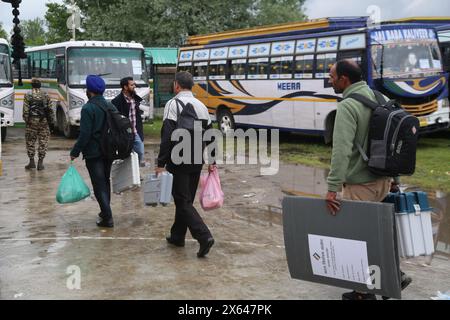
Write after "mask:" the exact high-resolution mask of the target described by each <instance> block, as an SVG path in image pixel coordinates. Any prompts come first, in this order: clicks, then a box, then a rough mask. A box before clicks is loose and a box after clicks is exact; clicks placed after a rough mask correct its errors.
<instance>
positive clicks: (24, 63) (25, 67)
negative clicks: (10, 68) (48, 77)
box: [20, 59, 31, 79]
mask: <svg viewBox="0 0 450 320" xmlns="http://www.w3.org/2000/svg"><path fill="white" fill-rule="evenodd" d="M20 71H21V72H22V78H23V79H30V78H31V74H30V69H29V64H28V59H21V60H20Z"/></svg>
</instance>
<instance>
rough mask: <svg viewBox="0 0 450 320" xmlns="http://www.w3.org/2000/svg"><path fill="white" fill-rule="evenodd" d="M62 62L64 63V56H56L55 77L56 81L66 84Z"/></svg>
mask: <svg viewBox="0 0 450 320" xmlns="http://www.w3.org/2000/svg"><path fill="white" fill-rule="evenodd" d="M64 63H65V57H64V56H56V78H57V79H58V83H61V84H66V74H65V67H64Z"/></svg>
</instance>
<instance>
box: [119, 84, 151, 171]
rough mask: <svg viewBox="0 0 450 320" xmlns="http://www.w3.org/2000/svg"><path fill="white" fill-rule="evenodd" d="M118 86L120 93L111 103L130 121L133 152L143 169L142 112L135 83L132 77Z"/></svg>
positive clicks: (140, 99)
mask: <svg viewBox="0 0 450 320" xmlns="http://www.w3.org/2000/svg"><path fill="white" fill-rule="evenodd" d="M120 86H121V87H122V92H121V93H120V94H119V95H118V96H117V97H115V98H114V99H113V100H112V101H111V102H112V104H113V105H114V106H116V108H117V110H119V112H120V113H121V114H122V115H124V116H125V117H127V118H129V119H130V122H131V129H132V130H133V133H134V136H135V140H134V145H133V150H134V151H135V152H136V153H137V154H138V156H139V162H140V165H141V167H145V161H144V127H143V124H142V114H143V111H141V109H140V108H139V106H140V104H141V102H142V98H141V97H139V96H138V95H137V94H136V83H135V82H134V80H133V78H132V77H126V78H123V79H122V80H120Z"/></svg>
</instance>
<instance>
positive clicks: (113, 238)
mask: <svg viewBox="0 0 450 320" xmlns="http://www.w3.org/2000/svg"><path fill="white" fill-rule="evenodd" d="M81 240H121V241H132V240H138V241H164V242H165V241H166V239H160V238H140V237H137V238H130V237H60V238H23V239H0V244H1V243H2V242H3V243H6V242H9V243H10V242H38V241H81ZM186 242H197V240H194V239H187V240H186ZM218 243H223V244H232V245H238V246H251V247H259V248H266V247H274V248H278V249H285V247H284V246H278V245H273V244H261V243H252V242H238V241H218Z"/></svg>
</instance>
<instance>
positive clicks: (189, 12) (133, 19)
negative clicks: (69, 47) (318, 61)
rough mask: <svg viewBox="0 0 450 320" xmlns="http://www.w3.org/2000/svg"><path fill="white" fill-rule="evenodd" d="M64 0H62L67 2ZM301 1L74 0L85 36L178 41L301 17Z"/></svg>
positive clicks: (162, 42)
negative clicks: (80, 16) (193, 36)
mask: <svg viewBox="0 0 450 320" xmlns="http://www.w3.org/2000/svg"><path fill="white" fill-rule="evenodd" d="M70 2H71V1H70V0H66V3H70ZM304 2H305V0H256V1H255V0H228V1H223V0H197V1H191V2H188V1H179V0H147V1H141V0H110V1H98V0H75V3H76V4H77V5H78V6H79V8H80V10H81V11H82V15H83V17H84V21H83V23H82V27H83V28H84V29H85V38H86V39H91V40H116V41H132V40H134V41H136V42H141V43H142V44H144V46H169V45H170V46H178V45H181V44H183V43H184V42H185V41H186V39H187V37H188V36H192V35H198V34H207V33H213V32H220V31H227V30H232V29H240V28H248V27H253V26H260V25H267V24H275V23H284V22H292V21H301V20H303V19H305V18H306V16H305V15H304V13H303V4H304Z"/></svg>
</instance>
